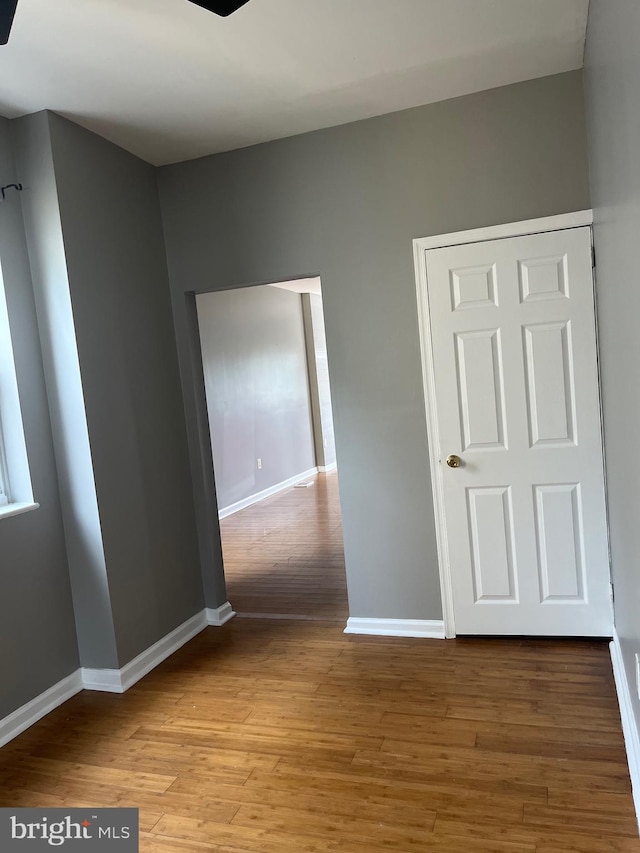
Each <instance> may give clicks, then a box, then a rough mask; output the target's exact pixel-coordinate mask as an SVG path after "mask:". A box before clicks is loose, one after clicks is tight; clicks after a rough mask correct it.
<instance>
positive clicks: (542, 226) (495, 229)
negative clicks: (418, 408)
mask: <svg viewBox="0 0 640 853" xmlns="http://www.w3.org/2000/svg"><path fill="white" fill-rule="evenodd" d="M592 224H593V211H592V210H580V211H577V212H575V213H562V214H560V215H558V216H546V217H543V218H542V219H528V220H525V221H523V222H512V223H509V224H507V225H492V226H489V227H487V228H474V229H473V230H471V231H457V232H455V233H453V234H438V235H435V236H433V237H419V238H417V239H415V240H414V241H413V256H414V265H415V274H416V295H417V300H418V324H419V331H420V351H421V354H422V380H423V385H424V401H425V408H426V418H427V435H428V440H429V462H430V467H431V486H432V490H433V508H434V513H435V521H436V542H437V548H438V567H439V570H440V589H441V594H442V615H443V619H444V633H445V637H447V638H451V637H455V636H456V628H455V621H454V616H453V589H452V584H451V565H450V562H449V547H448V543H447V530H446V525H445V513H444V488H443V480H442V474H443V472H442V466H441V465H440V459H439V452H438V450H439V447H440V439H439V435H438V417H437V407H436V393H435V373H434V367H433V345H432V338H431V315H430V311H429V286H428V280H427V264H426V250H427V249H442V248H444V247H446V246H460V245H463V244H465V243H480V242H483V241H485V240H500V239H505V238H508V237H522V236H524V235H527V234H540V233H544V232H547V231H560V230H562V229H565V228H581V227H583V226H585V225H587V226H591V225H592ZM592 239H593V238H592Z"/></svg>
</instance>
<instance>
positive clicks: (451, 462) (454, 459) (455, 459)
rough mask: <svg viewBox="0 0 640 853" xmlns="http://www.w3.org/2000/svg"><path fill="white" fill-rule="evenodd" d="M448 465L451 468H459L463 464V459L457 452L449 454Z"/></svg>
mask: <svg viewBox="0 0 640 853" xmlns="http://www.w3.org/2000/svg"><path fill="white" fill-rule="evenodd" d="M447 465H448V466H449V468H459V467H460V466H461V465H462V459H460V457H459V456H456V454H455V453H452V454H451V455H450V456H447Z"/></svg>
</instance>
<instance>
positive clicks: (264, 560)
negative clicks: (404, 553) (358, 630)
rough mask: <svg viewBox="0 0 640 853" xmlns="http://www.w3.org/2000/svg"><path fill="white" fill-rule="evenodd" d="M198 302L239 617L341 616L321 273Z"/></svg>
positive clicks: (342, 585) (225, 542)
mask: <svg viewBox="0 0 640 853" xmlns="http://www.w3.org/2000/svg"><path fill="white" fill-rule="evenodd" d="M196 302H197V308H198V331H199V338H200V348H201V352H202V364H203V371H204V385H205V394H206V398H207V412H208V417H209V432H210V436H211V449H212V453H213V464H214V479H215V488H216V498H217V502H218V507H219V509H218V518H219V520H220V534H221V543H222V553H223V570H224V577H225V582H226V587H227V594H228V596H229V599H230V600H232V601H233V604H234V608H235V610H236V613H237V615H239V616H240V617H241V618H246V617H248V616H249V617H253V618H256V617H258V616H261V617H265V616H266V617H269V618H280V617H284V616H286V617H288V618H289V619H291V618H296V619H323V620H329V621H332V620H334V621H337V622H342V623H343V624H344V622H345V621H346V619H347V617H348V615H349V612H348V603H347V588H346V578H345V571H344V547H343V543H342V520H341V515H340V498H339V494H338V475H337V470H336V468H337V464H336V451H335V434H334V429H333V412H332V408H331V389H330V381H329V370H328V361H327V344H326V335H325V329H324V313H323V307H322V288H321V282H320V279H319V278H318V277H313V278H305V279H298V280H294V281H288V282H276V283H274V284H272V285H264V286H257V287H245V288H238V289H234V290H226V291H220V292H218V293H203V294H200V295H199V296H198V297H197V300H196ZM298 490H302V491H298Z"/></svg>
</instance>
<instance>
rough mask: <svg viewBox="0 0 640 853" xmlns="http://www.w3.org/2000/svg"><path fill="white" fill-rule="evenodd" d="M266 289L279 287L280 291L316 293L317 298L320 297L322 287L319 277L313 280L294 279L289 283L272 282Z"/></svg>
mask: <svg viewBox="0 0 640 853" xmlns="http://www.w3.org/2000/svg"><path fill="white" fill-rule="evenodd" d="M268 287H279V288H280V289H281V290H292V291H293V292H294V293H317V294H318V295H319V296H320V295H322V285H321V283H320V277H319V276H316V277H315V278H296V279H291V280H290V281H277V282H275V281H274V282H273V283H272V284H269V285H268Z"/></svg>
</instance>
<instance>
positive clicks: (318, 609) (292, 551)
mask: <svg viewBox="0 0 640 853" xmlns="http://www.w3.org/2000/svg"><path fill="white" fill-rule="evenodd" d="M308 479H309V480H312V481H313V482H314V485H313V486H311V487H310V488H308V489H288V490H287V491H285V492H281V493H280V494H278V495H274V496H273V497H271V498H268V499H267V500H265V501H262V502H261V503H259V504H254V505H253V506H250V507H248V508H247V509H244V510H242V511H241V512H238V513H236V514H235V515H230V516H229V517H228V518H226V519H224V520H223V521H222V522H221V524H220V528H221V532H222V545H223V551H224V566H225V578H226V581H227V593H228V597H229V601H230V602H231V603H232V605H233V608H234V610H236V611H237V612H238V613H245V614H246V613H261V614H265V613H269V614H287V615H297V616H305V617H307V618H316V619H317V618H322V619H330V620H336V621H338V622H341V623H342V624H344V623H346V621H347V618H348V616H349V608H348V604H347V584H346V580H345V570H344V550H343V545H342V522H341V516H340V498H339V495H338V476H337V474H335V473H330V474H318V475H317V476H315V477H309V478H308Z"/></svg>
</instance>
